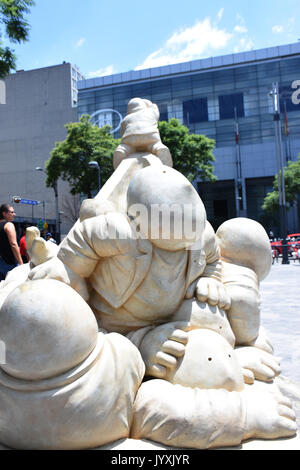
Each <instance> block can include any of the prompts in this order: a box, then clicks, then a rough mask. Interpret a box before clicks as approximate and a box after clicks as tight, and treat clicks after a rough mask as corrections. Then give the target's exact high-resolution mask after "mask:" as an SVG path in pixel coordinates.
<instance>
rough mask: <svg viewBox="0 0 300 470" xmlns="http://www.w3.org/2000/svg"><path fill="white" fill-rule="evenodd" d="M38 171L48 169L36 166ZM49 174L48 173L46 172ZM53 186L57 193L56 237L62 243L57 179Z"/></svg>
mask: <svg viewBox="0 0 300 470" xmlns="http://www.w3.org/2000/svg"><path fill="white" fill-rule="evenodd" d="M36 171H42V172H43V173H46V171H45V170H44V169H43V168H41V167H40V166H37V167H36ZM46 174H47V173H46ZM52 188H53V190H54V195H55V213H56V216H55V220H56V237H57V238H58V240H57V242H58V243H60V213H59V209H58V191H57V181H55V182H54V183H53V185H52Z"/></svg>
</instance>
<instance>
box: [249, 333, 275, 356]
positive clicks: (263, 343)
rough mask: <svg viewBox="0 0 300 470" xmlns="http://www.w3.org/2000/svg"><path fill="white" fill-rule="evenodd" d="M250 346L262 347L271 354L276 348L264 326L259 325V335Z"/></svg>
mask: <svg viewBox="0 0 300 470" xmlns="http://www.w3.org/2000/svg"><path fill="white" fill-rule="evenodd" d="M250 346H255V347H256V348H259V349H262V350H263V351H266V352H268V353H270V354H272V353H273V351H274V349H273V346H272V343H271V341H270V339H269V338H268V335H267V333H266V331H265V329H264V327H262V326H260V327H259V333H258V337H257V338H256V339H255V340H254V341H252V343H251V345H250Z"/></svg>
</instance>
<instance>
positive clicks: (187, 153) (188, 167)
mask: <svg viewBox="0 0 300 470" xmlns="http://www.w3.org/2000/svg"><path fill="white" fill-rule="evenodd" d="M158 128H159V132H160V136H161V140H162V142H163V143H164V144H165V145H166V146H167V147H168V148H169V150H170V152H171V155H172V158H173V167H174V168H175V169H176V170H178V171H180V172H181V173H182V174H183V175H184V176H185V177H186V178H188V180H189V181H193V180H194V179H195V178H196V176H200V178H201V179H202V181H216V179H217V177H216V176H215V175H214V174H213V171H214V168H213V165H212V163H213V162H214V161H215V157H214V155H213V149H214V146H215V141H214V140H213V139H209V138H208V137H205V136H204V135H199V134H190V133H189V129H188V128H187V127H186V126H184V125H183V124H180V122H179V121H178V119H175V118H172V119H170V121H169V122H166V121H160V122H159V123H158Z"/></svg>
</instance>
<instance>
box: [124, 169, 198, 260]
mask: <svg viewBox="0 0 300 470" xmlns="http://www.w3.org/2000/svg"><path fill="white" fill-rule="evenodd" d="M127 204H128V213H129V215H131V216H133V217H135V218H136V220H137V222H138V223H139V225H140V231H141V234H142V236H143V237H144V238H148V239H149V240H151V242H152V243H153V244H154V245H156V246H158V247H160V248H163V249H165V250H169V251H177V250H181V249H183V248H187V247H189V246H191V245H192V244H194V243H195V242H196V241H197V240H200V239H201V237H202V234H203V231H204V227H205V222H206V213H205V208H204V206H203V203H202V201H201V199H200V197H199V195H198V193H197V191H196V190H195V188H194V187H193V186H192V184H191V183H190V182H189V181H188V180H187V178H185V177H184V176H183V175H182V174H181V173H179V172H178V171H176V170H174V169H173V168H170V167H167V166H164V165H157V166H156V165H155V166H152V165H151V166H149V167H146V168H143V169H142V170H140V171H138V172H137V173H136V174H135V175H134V177H133V178H132V180H131V182H130V184H129V187H128V192H127Z"/></svg>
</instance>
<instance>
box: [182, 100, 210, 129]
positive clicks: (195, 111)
mask: <svg viewBox="0 0 300 470" xmlns="http://www.w3.org/2000/svg"><path fill="white" fill-rule="evenodd" d="M202 121H208V108H207V98H196V99H192V100H187V101H184V102H183V122H184V124H186V125H187V126H188V125H189V124H194V123H196V122H202Z"/></svg>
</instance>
